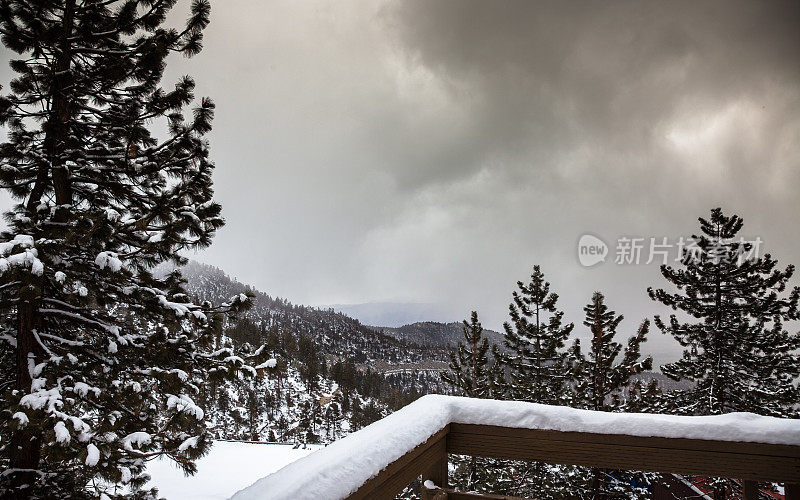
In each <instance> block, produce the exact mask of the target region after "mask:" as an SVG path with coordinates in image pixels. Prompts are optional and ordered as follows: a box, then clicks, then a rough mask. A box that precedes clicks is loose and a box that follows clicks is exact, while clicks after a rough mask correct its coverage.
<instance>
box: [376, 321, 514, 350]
mask: <svg viewBox="0 0 800 500" xmlns="http://www.w3.org/2000/svg"><path fill="white" fill-rule="evenodd" d="M462 326H463V324H462V323H460V322H457V321H453V322H452V323H439V322H436V321H420V322H417V323H411V324H409V325H403V326H400V327H396V328H390V327H383V328H380V330H381V331H382V332H383V333H386V334H388V335H391V336H392V337H394V338H397V339H404V340H407V341H410V342H415V343H417V344H424V345H436V346H450V347H454V346H456V345H458V343H459V342H464V333H463V330H462ZM483 334H484V336H485V337H486V338H488V339H489V343H490V344H497V345H498V347H499V346H501V345H502V343H503V334H501V333H499V332H496V331H494V330H489V329H484V330H483Z"/></svg>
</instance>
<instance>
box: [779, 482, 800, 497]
mask: <svg viewBox="0 0 800 500" xmlns="http://www.w3.org/2000/svg"><path fill="white" fill-rule="evenodd" d="M783 493H784V495H785V496H784V498H785V499H786V500H800V484H798V483H785V484H784V485H783Z"/></svg>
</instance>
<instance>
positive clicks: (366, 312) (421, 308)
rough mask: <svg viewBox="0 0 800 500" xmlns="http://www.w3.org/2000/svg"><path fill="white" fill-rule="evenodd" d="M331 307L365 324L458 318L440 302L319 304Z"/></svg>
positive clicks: (406, 322) (453, 319)
mask: <svg viewBox="0 0 800 500" xmlns="http://www.w3.org/2000/svg"><path fill="white" fill-rule="evenodd" d="M320 307H321V308H322V309H328V308H330V309H333V310H334V311H336V312H340V313H342V314H346V315H348V316H350V317H352V318H355V319H357V320H359V321H360V322H362V323H364V324H365V325H371V326H386V327H392V328H396V327H400V326H403V325H408V324H411V323H417V322H420V321H437V322H443V323H444V322H450V321H456V320H458V319H459V318H458V317H456V316H455V315H454V314H453V313H451V312H448V311H447V309H446V308H445V307H444V306H443V305H441V304H429V303H418V302H366V303H363V304H333V305H324V306H320Z"/></svg>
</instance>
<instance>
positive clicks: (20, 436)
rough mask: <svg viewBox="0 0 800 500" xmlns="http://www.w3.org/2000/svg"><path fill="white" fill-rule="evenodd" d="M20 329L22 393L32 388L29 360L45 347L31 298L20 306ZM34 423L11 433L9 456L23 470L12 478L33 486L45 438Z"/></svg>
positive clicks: (16, 482) (16, 466) (19, 364)
mask: <svg viewBox="0 0 800 500" xmlns="http://www.w3.org/2000/svg"><path fill="white" fill-rule="evenodd" d="M18 317H19V324H18V331H17V389H18V390H19V391H20V392H21V393H22V394H28V393H30V391H31V382H32V378H31V370H30V369H29V366H28V365H29V363H33V364H34V365H35V363H36V361H37V358H39V357H40V356H41V348H40V347H39V345H38V344H37V343H36V339H35V338H34V336H33V329H34V328H35V326H36V306H35V305H34V303H33V302H31V301H25V302H22V301H20V305H19V306H18ZM41 438H42V437H41V434H40V433H39V432H37V430H36V429H35V428H34V426H33V425H30V424H29V425H27V426H25V427H24V428H22V429H19V430H17V431H15V432H14V433H12V434H11V443H10V446H9V458H10V464H9V465H10V467H11V469H19V471H18V472H16V473H15V474H14V477H13V479H12V481H13V483H14V484H16V485H19V486H21V485H23V484H29V485H33V484H34V483H35V481H36V480H37V479H38V478H37V474H36V472H35V471H36V469H37V468H38V467H39V459H40V458H41V449H42V439H41Z"/></svg>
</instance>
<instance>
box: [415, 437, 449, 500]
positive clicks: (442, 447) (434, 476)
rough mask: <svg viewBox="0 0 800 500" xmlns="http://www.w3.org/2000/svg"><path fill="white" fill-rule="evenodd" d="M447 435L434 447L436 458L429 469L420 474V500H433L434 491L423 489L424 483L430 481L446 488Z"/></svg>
mask: <svg viewBox="0 0 800 500" xmlns="http://www.w3.org/2000/svg"><path fill="white" fill-rule="evenodd" d="M446 439H447V435H445V436H444V437H443V438H442V439H441V440H440V441H439V442H438V443H437V444H436V445H435V446H436V448H437V453H436V455H437V458H436V461H434V462H433V463H432V464H431V465H430V467H428V468H427V469H426V470H425V471H424V472H423V473H422V486H421V490H422V492H421V493H422V500H433V499H434V495H433V493H434V492H435V491H436V490H428V489H427V488H425V481H431V482H433V484H435V485H436V486H438V487H440V488H447V444H446Z"/></svg>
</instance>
